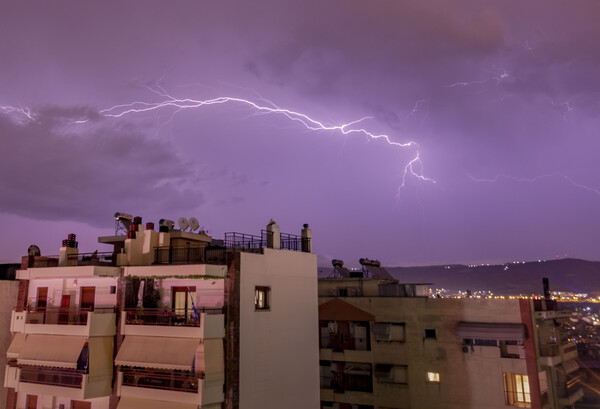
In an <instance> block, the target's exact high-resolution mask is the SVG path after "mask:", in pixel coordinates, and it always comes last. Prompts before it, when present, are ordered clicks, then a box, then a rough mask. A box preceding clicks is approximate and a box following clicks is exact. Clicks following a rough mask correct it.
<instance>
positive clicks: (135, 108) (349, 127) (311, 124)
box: [99, 87, 436, 193]
mask: <svg viewBox="0 0 600 409" xmlns="http://www.w3.org/2000/svg"><path fill="white" fill-rule="evenodd" d="M147 89H149V90H151V91H153V92H154V93H156V94H157V95H159V96H161V97H164V98H165V99H163V100H162V101H159V102H147V101H135V102H131V103H127V104H119V105H114V106H112V107H110V108H106V109H102V110H100V111H99V114H100V115H102V116H105V117H111V118H121V117H124V116H126V115H131V114H139V113H144V112H150V111H156V110H161V109H166V108H172V109H174V113H173V115H174V114H176V113H177V112H179V111H181V110H184V109H198V108H202V107H205V106H210V105H220V104H229V103H232V104H240V105H245V106H248V107H250V108H251V109H253V110H254V111H255V112H256V113H261V114H275V115H282V116H284V117H286V118H288V119H290V120H292V121H295V122H298V123H300V124H301V125H302V126H303V127H305V128H306V129H308V130H310V131H335V132H340V133H341V134H343V135H350V134H359V135H363V136H365V137H366V138H367V140H368V141H373V140H382V141H384V142H385V143H387V144H388V145H391V146H394V147H397V148H415V149H416V150H415V156H414V157H413V158H412V159H411V160H410V161H409V162H408V163H407V164H406V166H405V167H404V169H403V173H402V183H401V184H400V186H399V188H398V193H399V192H400V191H401V190H402V188H404V187H405V186H406V181H407V177H408V176H413V177H415V178H416V179H418V180H421V181H424V182H430V183H436V181H435V180H433V179H431V178H428V177H426V176H425V175H424V174H423V163H422V161H421V156H420V152H419V150H418V144H417V143H416V142H413V141H409V142H404V143H401V142H396V141H393V140H392V139H391V137H390V136H389V135H386V134H378V133H373V132H371V131H369V130H367V129H366V128H365V127H362V126H358V125H359V124H360V123H362V122H364V121H365V120H367V119H372V117H368V116H366V117H363V118H360V119H357V120H354V121H351V122H347V123H344V124H341V125H330V124H326V123H324V122H321V121H318V120H316V119H314V118H312V117H310V116H309V115H307V114H304V113H301V112H297V111H293V110H291V109H286V108H280V107H278V106H276V105H275V104H273V103H272V102H270V101H269V104H270V105H267V104H264V103H257V102H254V101H251V100H248V99H243V98H238V97H228V96H224V97H217V98H212V99H206V100H197V99H190V98H183V99H181V98H175V97H173V96H171V95H169V94H168V93H167V92H166V91H165V90H164V88H161V89H160V90H158V91H156V90H153V89H152V88H151V87H147ZM420 102H424V101H418V102H417V105H416V106H415V109H417V108H418V104H419V103H420Z"/></svg>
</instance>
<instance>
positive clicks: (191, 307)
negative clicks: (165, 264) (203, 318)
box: [171, 286, 198, 317]
mask: <svg viewBox="0 0 600 409" xmlns="http://www.w3.org/2000/svg"><path fill="white" fill-rule="evenodd" d="M171 291H172V293H173V296H172V298H171V304H172V307H173V312H174V313H175V314H177V315H179V316H182V317H194V316H197V314H198V313H197V310H196V303H195V300H196V287H195V286H190V287H171Z"/></svg>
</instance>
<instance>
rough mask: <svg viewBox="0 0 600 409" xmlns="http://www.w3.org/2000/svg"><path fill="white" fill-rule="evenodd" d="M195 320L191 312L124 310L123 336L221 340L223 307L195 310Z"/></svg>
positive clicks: (146, 309) (223, 319)
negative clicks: (166, 336) (166, 334)
mask: <svg viewBox="0 0 600 409" xmlns="http://www.w3.org/2000/svg"><path fill="white" fill-rule="evenodd" d="M196 311H197V316H196V318H197V319H194V315H193V314H192V311H191V310H189V309H188V310H181V311H178V310H162V309H150V308H144V309H141V308H140V309H127V310H125V311H122V312H121V314H122V315H121V333H122V334H123V335H140V336H157V337H159V336H165V330H166V329H165V327H169V329H168V334H169V336H171V337H184V338H223V337H224V336H225V315H224V311H223V309H222V308H202V307H198V308H197V309H196Z"/></svg>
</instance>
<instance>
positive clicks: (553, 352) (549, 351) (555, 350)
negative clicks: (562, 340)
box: [540, 343, 560, 356]
mask: <svg viewBox="0 0 600 409" xmlns="http://www.w3.org/2000/svg"><path fill="white" fill-rule="evenodd" d="M559 353H560V347H559V345H558V344H555V343H552V344H545V345H540V356H557V355H558V354H559Z"/></svg>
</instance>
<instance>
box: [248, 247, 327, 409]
mask: <svg viewBox="0 0 600 409" xmlns="http://www.w3.org/2000/svg"><path fill="white" fill-rule="evenodd" d="M316 261H317V258H316V255H314V254H310V253H300V252H292V251H286V250H272V249H264V255H261V254H250V253H241V261H240V265H241V267H240V408H241V409H258V408H261V409H280V408H286V409H316V408H318V407H319V366H318V364H319V341H318V318H317V316H318V310H317V304H318V301H317V263H316ZM255 286H267V287H270V289H271V291H270V310H269V311H260V310H259V311H255V309H254V290H255Z"/></svg>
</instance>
